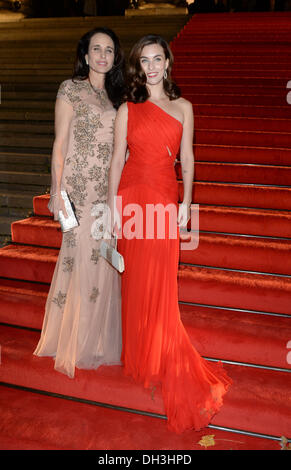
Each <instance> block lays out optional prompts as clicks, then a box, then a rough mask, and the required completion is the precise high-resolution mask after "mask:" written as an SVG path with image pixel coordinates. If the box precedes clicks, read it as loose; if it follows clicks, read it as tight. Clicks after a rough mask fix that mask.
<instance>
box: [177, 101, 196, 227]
mask: <svg viewBox="0 0 291 470" xmlns="http://www.w3.org/2000/svg"><path fill="white" fill-rule="evenodd" d="M183 109H184V125H183V135H182V139H181V146H180V161H181V170H182V178H183V185H184V197H183V202H182V204H180V207H179V215H178V224H179V226H181V227H185V226H186V225H187V222H188V220H189V219H190V207H191V203H192V191H193V176H194V155H193V134H194V116H193V107H192V104H191V103H190V102H189V101H186V100H185V102H183Z"/></svg>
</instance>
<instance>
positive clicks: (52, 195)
mask: <svg viewBox="0 0 291 470" xmlns="http://www.w3.org/2000/svg"><path fill="white" fill-rule="evenodd" d="M57 195H58V193H55V194H50V197H54V196H57Z"/></svg>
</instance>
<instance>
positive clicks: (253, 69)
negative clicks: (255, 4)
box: [0, 12, 291, 450]
mask: <svg viewBox="0 0 291 470" xmlns="http://www.w3.org/2000/svg"><path fill="white" fill-rule="evenodd" d="M290 26H291V14H290V13H287V12H286V13H284V15H283V14H279V13H273V14H271V13H269V14H266V13H262V14H259V13H257V14H247V13H246V14H217V15H212V14H208V15H195V16H193V17H192V19H191V20H190V21H189V23H188V24H187V25H186V27H185V28H184V29H183V30H182V31H181V33H180V34H179V35H178V37H177V38H176V39H175V40H174V41H173V43H172V48H173V52H174V55H175V66H174V75H175V77H176V80H177V82H178V84H179V85H180V86H181V88H182V90H183V95H184V96H185V98H187V99H190V100H191V101H192V103H193V108H194V114H195V137H194V142H193V145H194V152H195V162H196V164H195V178H194V182H193V202H194V203H196V204H199V229H200V235H199V246H198V248H197V249H196V250H195V251H182V252H181V256H180V266H179V275H178V284H179V300H180V306H181V316H182V320H183V323H184V325H185V327H186V329H187V331H188V333H189V336H190V338H191V341H192V342H193V344H194V345H195V347H196V348H197V349H198V351H199V352H200V353H201V354H202V355H203V356H205V357H208V358H213V359H220V360H224V361H230V363H226V364H225V368H226V370H227V372H228V374H229V375H230V376H231V377H232V379H233V381H234V385H233V387H232V388H231V390H230V391H229V393H228V394H227V396H226V398H225V404H224V407H223V408H222V410H221V412H220V413H218V414H217V415H216V416H215V418H214V420H213V423H212V424H213V425H216V426H222V427H226V428H232V429H238V430H242V431H247V432H252V433H260V434H264V435H269V436H273V437H276V438H278V439H279V438H280V437H281V436H282V435H284V436H287V437H288V438H291V399H290V388H291V375H290V370H291V364H290V363H289V362H290V361H289V362H288V361H287V354H288V348H287V343H288V342H289V341H290V340H291V302H290V298H291V261H290V248H291V210H290V209H291V106H290V105H288V104H287V101H286V95H287V89H286V84H287V81H288V80H290V79H291V40H290ZM279 31H280V33H278V32H279ZM177 177H178V179H179V180H180V198H182V197H183V187H182V182H181V168H180V165H179V164H177ZM47 203H48V196H45V195H44V196H37V197H35V198H34V201H33V207H34V216H33V217H29V218H27V219H25V220H20V221H17V222H14V223H13V224H12V240H13V243H12V244H11V245H9V246H6V247H4V248H3V249H1V250H0V277H2V279H0V322H2V326H1V328H0V342H1V346H2V350H1V352H2V357H1V359H2V365H1V368H0V381H1V382H5V383H10V384H15V385H18V386H23V387H30V388H33V389H38V390H43V391H46V392H52V393H59V394H61V395H67V396H71V397H76V398H82V399H87V400H93V401H97V402H103V403H109V404H111V405H118V406H122V407H127V408H133V409H136V410H139V411H146V412H153V413H158V414H163V404H162V400H161V396H160V392H159V390H156V392H155V394H154V395H153V396H152V395H151V393H150V392H148V391H145V390H144V389H142V388H140V387H139V386H137V385H135V384H134V383H133V382H132V381H131V380H130V379H128V378H126V377H124V376H123V374H122V368H119V367H110V368H105V367H103V368H101V369H99V370H98V371H97V372H96V371H80V370H78V371H77V374H76V379H75V380H73V381H72V380H71V379H69V378H67V377H66V376H63V375H62V374H59V373H57V372H55V371H54V369H53V360H52V359H50V358H38V357H35V356H32V352H33V350H34V348H35V346H36V344H37V341H38V338H39V332H38V331H29V330H27V329H23V327H25V328H33V329H36V330H39V329H40V328H41V324H42V318H43V314H44V306H45V300H46V295H47V292H48V289H49V283H50V281H51V277H52V274H53V270H54V265H55V262H56V259H57V255H58V248H59V246H60V243H61V232H60V230H59V225H58V223H56V222H54V221H53V220H52V218H51V214H50V213H49V211H48V209H47ZM8 325H17V326H20V327H22V328H14V327H12V326H8ZM249 366H251V367H249ZM270 367H271V368H273V369H269V368H270ZM1 392H3V393H2V394H1V402H0V406H1V416H3V419H2V422H1V426H0V436H1V441H2V446H3V448H9V449H20V448H22V449H30V448H34V449H43V448H47V449H54V448H64V449H76V448H82V449H83V448H84V449H85V448H86V449H104V448H105V449H117V448H119V449H198V448H201V446H200V445H199V444H197V443H198V441H199V440H200V438H201V436H202V435H207V434H211V435H212V434H215V438H214V439H215V441H216V443H215V446H212V447H209V448H208V449H230V448H233V449H278V450H279V448H280V446H279V441H277V442H276V441H274V440H269V439H263V438H255V437H247V436H246V435H242V434H235V433H230V432H227V433H226V432H223V431H218V430H216V429H210V428H208V429H206V430H205V432H203V433H194V432H193V433H192V432H190V433H185V434H184V435H182V436H175V435H172V433H170V432H168V431H167V430H166V426H165V421H164V420H163V419H158V418H152V417H149V416H142V415H139V414H135V415H133V414H130V413H127V412H125V411H116V410H109V409H106V408H100V407H96V406H93V405H92V404H91V405H90V404H84V403H82V404H81V403H77V402H72V401H67V400H63V399H61V398H54V397H51V396H40V395H36V394H34V393H31V392H29V391H23V390H12V389H9V388H6V387H2V388H1ZM8 403H9V405H8ZM21 403H25V404H26V407H23V406H22V405H21ZM59 403H61V407H60V406H59V405H58V404H59ZM56 408H57V409H58V413H56V412H55V411H54V410H55V409H56ZM32 409H33V410H34V411H31V410H32ZM30 422H33V423H34V425H33V426H30V425H29V423H30ZM80 429H82V430H83V432H80ZM98 429H102V432H99V431H98ZM64 435H65V439H63V438H60V436H64ZM78 436H79V437H78ZM230 441H231V442H230ZM60 442H61V444H60Z"/></svg>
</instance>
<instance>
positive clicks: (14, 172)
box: [0, 15, 188, 244]
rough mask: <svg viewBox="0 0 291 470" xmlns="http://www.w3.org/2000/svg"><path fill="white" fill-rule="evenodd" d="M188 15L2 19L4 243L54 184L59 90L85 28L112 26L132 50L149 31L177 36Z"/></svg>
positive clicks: (0, 240) (0, 221)
mask: <svg viewBox="0 0 291 470" xmlns="http://www.w3.org/2000/svg"><path fill="white" fill-rule="evenodd" d="M187 19H188V18H187V17H186V16H185V15H184V16H178V17H176V16H175V17H142V18H140V17H131V18H125V17H96V18H80V17H76V18H47V19H45V18H31V19H24V20H22V21H16V22H9V23H5V22H3V23H0V40H1V41H0V61H1V70H0V83H1V106H0V244H5V243H6V242H9V241H10V233H11V228H10V226H11V223H12V222H13V221H15V220H19V218H24V217H27V216H28V215H29V214H30V212H31V211H32V199H33V196H35V195H38V194H43V193H45V192H47V190H48V188H49V186H50V157H51V149H52V144H53V138H54V123H53V120H54V102H55V97H56V92H57V89H58V86H59V84H60V82H61V81H62V80H64V79H66V78H69V77H70V76H71V74H72V64H73V62H74V57H75V50H76V45H77V41H78V39H79V38H80V37H81V36H82V34H84V33H85V32H86V31H88V30H90V29H92V28H94V27H97V26H108V27H110V28H112V29H113V30H114V31H115V32H116V33H117V35H118V36H119V38H120V41H121V44H122V46H123V48H124V50H125V53H126V55H127V54H128V52H129V50H130V47H131V46H132V45H133V44H134V42H135V41H136V40H137V39H138V38H140V37H141V36H142V35H144V34H148V33H158V34H161V35H163V36H164V37H165V39H166V40H168V41H170V40H172V39H173V38H174V37H175V35H176V34H177V33H178V31H180V30H181V28H182V27H183V25H184V24H185V23H186V21H187Z"/></svg>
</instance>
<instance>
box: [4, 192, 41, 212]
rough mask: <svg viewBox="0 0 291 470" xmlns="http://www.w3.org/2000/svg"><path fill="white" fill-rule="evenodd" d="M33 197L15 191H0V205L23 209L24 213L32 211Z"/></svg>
mask: <svg viewBox="0 0 291 470" xmlns="http://www.w3.org/2000/svg"><path fill="white" fill-rule="evenodd" d="M32 205H33V197H32V196H31V195H29V194H25V193H23V192H17V191H14V192H13V191H1V192H0V206H1V208H2V209H3V208H5V207H6V208H13V209H19V210H22V209H24V210H25V211H26V214H27V213H28V212H29V211H32Z"/></svg>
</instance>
